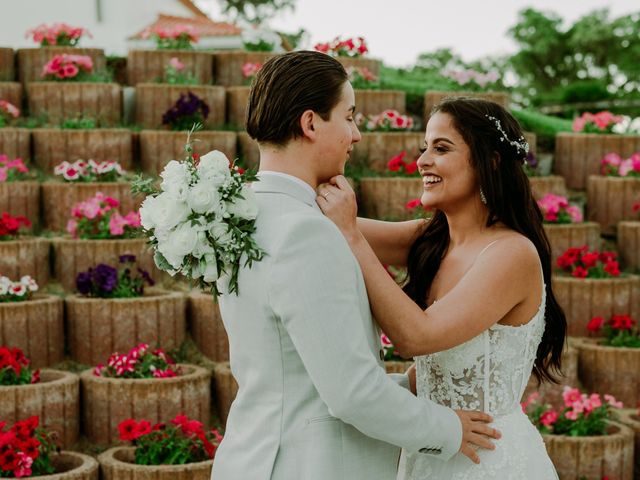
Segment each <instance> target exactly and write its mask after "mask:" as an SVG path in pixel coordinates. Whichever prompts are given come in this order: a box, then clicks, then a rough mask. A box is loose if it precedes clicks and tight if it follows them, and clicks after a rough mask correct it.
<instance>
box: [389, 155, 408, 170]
mask: <svg viewBox="0 0 640 480" xmlns="http://www.w3.org/2000/svg"><path fill="white" fill-rule="evenodd" d="M406 155H407V152H405V151H404V150H403V151H402V152H400V153H399V154H398V155H396V156H395V157H392V158H391V160H389V162H388V163H387V169H388V170H389V171H390V172H399V171H400V169H401V168H407V164H406V163H404V157H405V156H406Z"/></svg>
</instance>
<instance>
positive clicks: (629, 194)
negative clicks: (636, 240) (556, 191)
mask: <svg viewBox="0 0 640 480" xmlns="http://www.w3.org/2000/svg"><path fill="white" fill-rule="evenodd" d="M639 138H640V137H639ZM639 150H640V148H639ZM638 199H640V178H629V177H604V176H601V175H591V176H590V177H589V180H588V181H587V214H588V216H589V220H593V221H594V222H598V223H600V225H601V226H602V231H603V232H605V233H615V228H616V223H618V222H620V221H622V220H635V219H636V217H637V215H638V214H637V213H634V212H633V210H632V209H631V206H632V205H633V202H634V201H637V200H638Z"/></svg>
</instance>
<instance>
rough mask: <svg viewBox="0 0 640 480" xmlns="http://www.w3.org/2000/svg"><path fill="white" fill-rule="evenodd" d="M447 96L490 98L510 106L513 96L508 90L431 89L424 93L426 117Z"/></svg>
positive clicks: (492, 100)
mask: <svg viewBox="0 0 640 480" xmlns="http://www.w3.org/2000/svg"><path fill="white" fill-rule="evenodd" d="M447 97H473V98H481V99H483V100H488V101H490V102H495V103H497V104H499V105H502V106H503V107H504V108H509V102H510V101H511V97H510V95H509V94H508V93H507V92H442V91H431V92H426V93H425V94H424V118H425V119H427V120H428V119H429V117H430V116H431V109H432V108H433V107H434V106H436V105H437V104H438V103H440V102H441V101H442V100H444V99H445V98H447Z"/></svg>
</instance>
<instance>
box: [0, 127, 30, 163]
mask: <svg viewBox="0 0 640 480" xmlns="http://www.w3.org/2000/svg"><path fill="white" fill-rule="evenodd" d="M30 141H31V132H30V131H29V130H28V129H26V128H11V127H5V128H0V153H4V154H5V155H7V156H8V157H9V158H11V159H12V160H13V159H14V158H16V157H19V158H21V159H22V160H24V161H25V162H28V161H29V160H30V159H31V146H30V145H29V144H30Z"/></svg>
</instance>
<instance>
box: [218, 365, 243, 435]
mask: <svg viewBox="0 0 640 480" xmlns="http://www.w3.org/2000/svg"><path fill="white" fill-rule="evenodd" d="M213 386H214V389H215V397H216V402H215V403H216V411H217V412H218V417H220V422H222V424H223V425H224V424H226V423H227V417H228V416H229V410H230V409H231V404H232V403H233V400H234V399H235V398H236V394H237V393H238V383H237V382H236V379H235V378H233V375H232V373H231V369H230V368H229V363H228V362H225V363H216V365H215V367H214V369H213Z"/></svg>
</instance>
